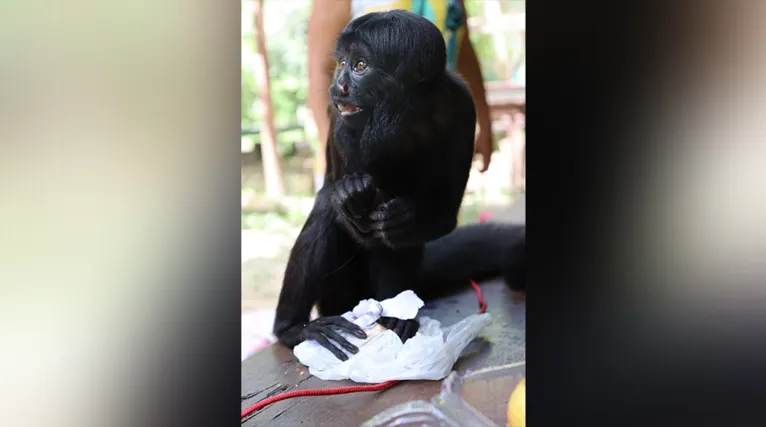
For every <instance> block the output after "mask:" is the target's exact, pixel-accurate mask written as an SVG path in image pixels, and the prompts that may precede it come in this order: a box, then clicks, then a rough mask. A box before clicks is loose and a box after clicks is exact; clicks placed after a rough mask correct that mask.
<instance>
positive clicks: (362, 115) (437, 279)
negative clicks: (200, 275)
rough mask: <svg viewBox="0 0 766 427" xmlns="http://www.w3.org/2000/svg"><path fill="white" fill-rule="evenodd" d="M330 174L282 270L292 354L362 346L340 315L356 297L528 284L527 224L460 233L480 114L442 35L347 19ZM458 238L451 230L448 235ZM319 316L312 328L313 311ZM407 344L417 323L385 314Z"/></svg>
mask: <svg viewBox="0 0 766 427" xmlns="http://www.w3.org/2000/svg"><path fill="white" fill-rule="evenodd" d="M335 56H336V59H337V61H338V68H337V71H336V78H335V82H334V83H333V85H332V86H331V88H330V97H331V100H332V101H331V105H330V110H331V114H332V116H333V120H332V121H331V127H332V132H331V135H330V136H329V137H328V144H327V152H326V156H327V176H326V178H325V184H324V187H323V188H322V189H320V191H319V192H318V194H317V197H316V201H315V204H314V207H313V209H312V211H311V213H310V214H309V217H308V219H307V220H306V224H305V225H304V227H303V229H302V230H301V233H300V235H299V236H298V238H297V240H296V242H295V246H294V247H293V249H292V252H291V254H290V259H289V261H288V264H287V269H286V271H285V278H284V283H283V286H282V292H281V294H280V297H279V304H278V306H277V314H276V321H275V324H274V332H275V334H276V335H277V337H278V338H279V339H280V341H281V342H282V343H284V344H286V345H288V346H290V347H293V346H295V345H296V344H298V343H300V342H302V341H304V340H306V339H314V340H316V341H317V342H319V343H320V344H321V345H323V346H324V347H326V348H328V349H329V350H330V351H332V352H333V353H334V354H335V355H336V356H337V357H338V358H340V359H341V360H346V359H347V358H348V356H347V355H346V354H345V353H344V352H343V351H341V350H340V349H339V348H337V347H336V345H334V344H333V343H332V342H331V341H335V342H336V343H337V345H338V346H340V347H342V348H344V349H345V350H347V351H349V352H351V353H356V351H357V349H356V347H354V346H353V345H351V344H350V343H348V342H347V341H346V340H345V339H343V338H342V337H341V336H340V335H339V334H338V332H337V331H338V330H342V331H346V332H349V333H352V334H354V335H356V336H358V337H360V338H364V337H365V333H364V331H363V330H361V329H360V328H359V327H357V326H356V325H354V324H353V323H351V322H349V321H347V320H345V319H344V318H342V317H339V315H340V314H342V313H344V312H346V311H348V310H350V309H352V308H353V307H354V306H355V305H356V304H357V303H358V302H359V301H360V300H361V299H365V298H374V299H376V300H383V299H386V298H391V297H393V296H396V295H397V294H398V293H399V292H401V291H403V290H406V289H412V290H414V291H415V292H416V293H421V292H423V293H429V292H430V291H434V290H437V289H439V288H441V287H447V286H449V285H457V284H462V285H463V286H465V285H466V284H467V280H468V279H474V280H482V279H485V278H489V277H495V276H505V278H506V281H507V282H508V283H519V284H523V283H524V278H523V276H517V274H521V273H523V272H524V259H523V253H524V241H525V238H524V231H523V227H515V226H500V225H474V226H468V227H461V228H460V229H457V230H455V227H456V225H457V214H458V210H459V208H460V204H461V201H462V198H463V193H464V191H465V186H466V183H467V181H468V174H469V171H470V168H471V161H472V158H473V144H474V132H475V128H476V112H475V108H474V104H473V99H472V97H471V94H470V92H469V90H468V88H467V87H466V85H465V84H464V82H463V81H462V80H461V79H460V78H458V77H457V76H456V75H454V74H453V73H452V72H450V71H449V70H447V69H446V57H447V55H446V48H445V45H444V39H443V36H442V34H441V32H440V31H439V30H438V28H436V26H434V25H433V24H432V23H431V22H429V21H428V20H426V19H425V18H422V17H420V16H418V15H415V14H412V13H409V12H405V11H402V10H395V11H390V12H380V13H370V14H367V15H364V16H362V17H360V18H357V19H355V20H353V21H352V22H350V23H349V24H348V25H347V26H346V28H345V29H344V30H343V31H342V32H341V34H340V35H339V36H338V40H337V43H336V52H335ZM453 230H454V231H453ZM314 304H316V305H317V306H318V309H319V313H320V315H321V316H326V317H322V318H319V319H317V320H315V321H313V322H309V315H310V311H311V308H312V306H313V305H314ZM381 324H383V325H384V326H386V327H388V328H391V329H393V330H395V331H396V332H397V334H398V335H399V336H400V337H402V339H403V340H406V339H407V338H409V337H411V336H412V335H414V334H415V332H417V328H418V324H417V322H416V321H402V320H399V319H391V318H385V319H382V320H381Z"/></svg>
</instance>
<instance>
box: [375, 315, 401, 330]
mask: <svg viewBox="0 0 766 427" xmlns="http://www.w3.org/2000/svg"><path fill="white" fill-rule="evenodd" d="M398 320H399V319H397V318H395V317H386V316H383V317H380V318H379V319H378V324H379V325H381V326H383V327H384V328H386V329H394V327H395V326H396V323H397V321H398Z"/></svg>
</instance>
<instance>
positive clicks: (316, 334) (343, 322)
mask: <svg viewBox="0 0 766 427" xmlns="http://www.w3.org/2000/svg"><path fill="white" fill-rule="evenodd" d="M338 330H339V331H343V332H346V333H349V334H351V335H353V336H355V337H357V338H359V339H366V338H367V334H366V333H365V332H364V330H363V329H362V328H360V327H359V326H357V325H355V324H354V323H353V322H351V321H349V320H348V319H346V318H345V317H341V316H332V317H320V318H318V319H315V320H313V321H311V322H309V323H307V324H306V325H305V326H304V327H303V329H302V330H301V333H300V335H301V336H300V337H299V340H300V341H305V340H314V341H316V342H318V343H319V345H321V346H322V347H324V348H326V349H328V350H330V351H331V352H332V354H334V355H335V357H337V358H338V359H340V360H343V361H346V360H348V356H347V355H346V353H344V352H343V351H341V350H340V349H339V348H338V347H336V346H335V345H334V344H333V343H332V342H331V341H330V340H333V341H335V342H336V343H338V345H339V346H341V347H343V349H345V350H346V351H348V352H349V353H352V354H356V353H357V352H358V351H359V348H357V347H356V346H355V345H353V344H351V343H350V342H348V340H346V339H345V338H343V337H342V336H341V335H340V334H339V333H338V332H337V331H338Z"/></svg>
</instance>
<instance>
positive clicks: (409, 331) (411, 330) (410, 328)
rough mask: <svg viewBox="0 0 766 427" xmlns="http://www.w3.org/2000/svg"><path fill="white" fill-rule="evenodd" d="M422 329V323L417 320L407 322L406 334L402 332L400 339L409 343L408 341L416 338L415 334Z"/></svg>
mask: <svg viewBox="0 0 766 427" xmlns="http://www.w3.org/2000/svg"><path fill="white" fill-rule="evenodd" d="M419 329H420V323H418V322H417V321H416V320H407V325H406V326H405V327H404V332H402V334H401V335H399V337H400V338H401V339H402V342H407V340H408V339H410V338H412V337H414V336H415V334H417V333H418V330H419Z"/></svg>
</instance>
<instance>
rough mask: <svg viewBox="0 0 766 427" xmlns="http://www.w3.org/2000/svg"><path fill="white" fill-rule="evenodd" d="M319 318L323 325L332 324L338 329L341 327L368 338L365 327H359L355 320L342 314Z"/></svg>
mask: <svg viewBox="0 0 766 427" xmlns="http://www.w3.org/2000/svg"><path fill="white" fill-rule="evenodd" d="M317 320H322V322H321V324H322V325H327V326H332V327H334V328H336V329H339V330H341V331H343V332H347V333H349V334H351V335H353V336H355V337H357V338H359V339H362V340H363V339H367V333H366V332H364V329H362V328H361V327H359V325H357V324H355V323H354V322H352V321H350V320H348V319H346V318H345V317H342V316H334V317H323V318H320V319H317Z"/></svg>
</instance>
